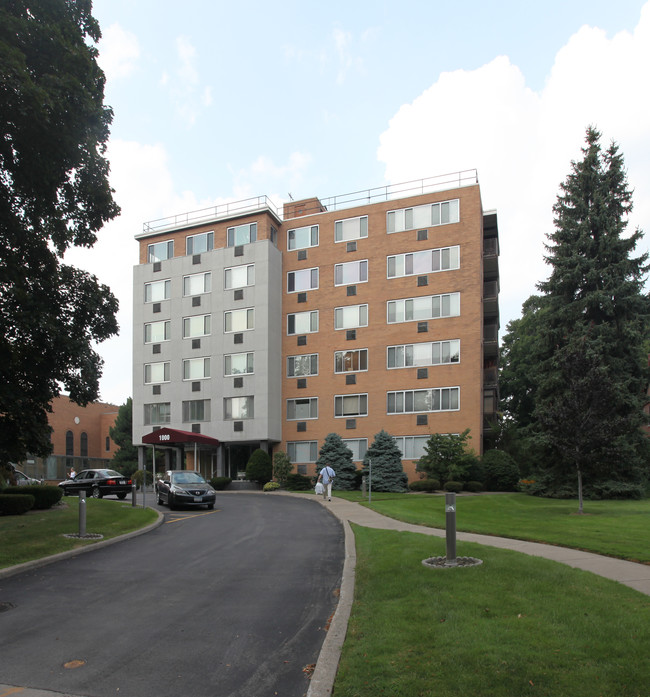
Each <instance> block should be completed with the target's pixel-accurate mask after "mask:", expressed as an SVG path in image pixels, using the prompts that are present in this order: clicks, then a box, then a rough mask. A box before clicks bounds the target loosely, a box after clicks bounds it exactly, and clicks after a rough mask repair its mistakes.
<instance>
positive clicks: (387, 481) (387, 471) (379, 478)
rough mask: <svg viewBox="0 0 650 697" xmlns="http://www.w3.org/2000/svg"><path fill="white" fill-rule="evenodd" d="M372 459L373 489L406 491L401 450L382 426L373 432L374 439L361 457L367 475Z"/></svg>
mask: <svg viewBox="0 0 650 697" xmlns="http://www.w3.org/2000/svg"><path fill="white" fill-rule="evenodd" d="M370 461H372V481H371V483H370V486H371V487H372V490H373V491H395V492H403V491H407V485H408V477H407V476H406V473H405V472H404V468H403V467H402V452H401V451H400V449H399V448H398V447H397V443H396V442H395V439H394V438H393V436H391V435H390V433H388V432H387V431H384V429H383V428H382V430H381V431H379V433H377V434H375V440H374V441H373V443H372V445H371V446H370V447H369V448H368V450H366V455H365V457H364V458H363V474H364V476H366V477H367V476H368V473H369V471H370V466H369V464H370Z"/></svg>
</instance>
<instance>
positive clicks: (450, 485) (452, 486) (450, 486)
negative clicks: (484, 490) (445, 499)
mask: <svg viewBox="0 0 650 697" xmlns="http://www.w3.org/2000/svg"><path fill="white" fill-rule="evenodd" d="M463 486H464V484H463V482H446V483H445V491H455V492H456V493H457V494H459V493H460V492H461V491H462V490H463Z"/></svg>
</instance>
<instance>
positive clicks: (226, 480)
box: [210, 477, 232, 491]
mask: <svg viewBox="0 0 650 697" xmlns="http://www.w3.org/2000/svg"><path fill="white" fill-rule="evenodd" d="M231 482H232V479H231V478H230V477H213V478H212V479H211V480H210V485H211V486H212V488H213V489H216V490H217V491H223V490H224V489H225V488H226V487H227V486H229V485H230V483H231Z"/></svg>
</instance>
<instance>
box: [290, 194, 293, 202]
mask: <svg viewBox="0 0 650 697" xmlns="http://www.w3.org/2000/svg"><path fill="white" fill-rule="evenodd" d="M289 198H290V199H291V200H292V201H293V196H292V195H291V192H289Z"/></svg>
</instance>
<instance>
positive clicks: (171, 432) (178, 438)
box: [142, 428, 219, 447]
mask: <svg viewBox="0 0 650 697" xmlns="http://www.w3.org/2000/svg"><path fill="white" fill-rule="evenodd" d="M142 442H143V443H147V444H148V445H176V444H177V443H202V444H203V445H213V446H215V447H216V446H217V445H219V441H218V440H217V439H216V438H212V437H211V436H204V435H203V434H202V433H192V432H191V431H179V430H177V429H175V428H159V429H158V430H157V431H153V432H152V433H147V435H146V436H142Z"/></svg>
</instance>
